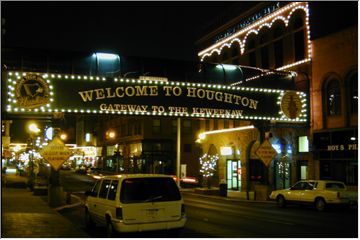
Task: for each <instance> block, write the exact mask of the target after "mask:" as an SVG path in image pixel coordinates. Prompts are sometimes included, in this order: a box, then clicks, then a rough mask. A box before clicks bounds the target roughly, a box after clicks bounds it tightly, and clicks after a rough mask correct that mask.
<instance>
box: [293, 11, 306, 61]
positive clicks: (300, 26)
mask: <svg viewBox="0 0 360 240" xmlns="http://www.w3.org/2000/svg"><path fill="white" fill-rule="evenodd" d="M293 31H294V48H295V61H300V60H303V59H304V58H305V31H304V23H303V20H302V18H300V17H297V18H296V19H295V21H294V25H293Z"/></svg>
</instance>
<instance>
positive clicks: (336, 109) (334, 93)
mask: <svg viewBox="0 0 360 240" xmlns="http://www.w3.org/2000/svg"><path fill="white" fill-rule="evenodd" d="M326 107H327V114H328V115H329V116H333V115H340V111H341V93H340V83H339V81H338V80H335V79H332V80H330V81H329V82H328V84H327V87H326Z"/></svg>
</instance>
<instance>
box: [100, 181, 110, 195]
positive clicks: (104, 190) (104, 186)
mask: <svg viewBox="0 0 360 240" xmlns="http://www.w3.org/2000/svg"><path fill="white" fill-rule="evenodd" d="M109 187H110V180H104V181H103V182H102V185H101V188H100V192H99V197H100V198H106V197H107V194H108V190H109Z"/></svg>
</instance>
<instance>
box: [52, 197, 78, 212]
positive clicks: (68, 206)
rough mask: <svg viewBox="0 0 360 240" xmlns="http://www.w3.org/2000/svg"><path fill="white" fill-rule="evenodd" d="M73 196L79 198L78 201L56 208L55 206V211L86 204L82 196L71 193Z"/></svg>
mask: <svg viewBox="0 0 360 240" xmlns="http://www.w3.org/2000/svg"><path fill="white" fill-rule="evenodd" d="M70 196H71V197H73V198H75V199H77V200H78V202H77V203H73V204H66V205H63V206H60V207H56V208H53V209H54V210H55V211H57V212H59V211H62V210H64V209H69V208H74V207H80V206H82V205H84V202H83V201H82V200H81V198H80V197H78V196H76V195H74V194H71V195H70Z"/></svg>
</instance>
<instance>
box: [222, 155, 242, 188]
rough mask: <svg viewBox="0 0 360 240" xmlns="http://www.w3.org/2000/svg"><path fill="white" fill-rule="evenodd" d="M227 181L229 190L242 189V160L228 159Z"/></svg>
mask: <svg viewBox="0 0 360 240" xmlns="http://www.w3.org/2000/svg"><path fill="white" fill-rule="evenodd" d="M226 170H227V171H226V183H227V188H228V189H229V190H241V161H240V160H227V162H226Z"/></svg>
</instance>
